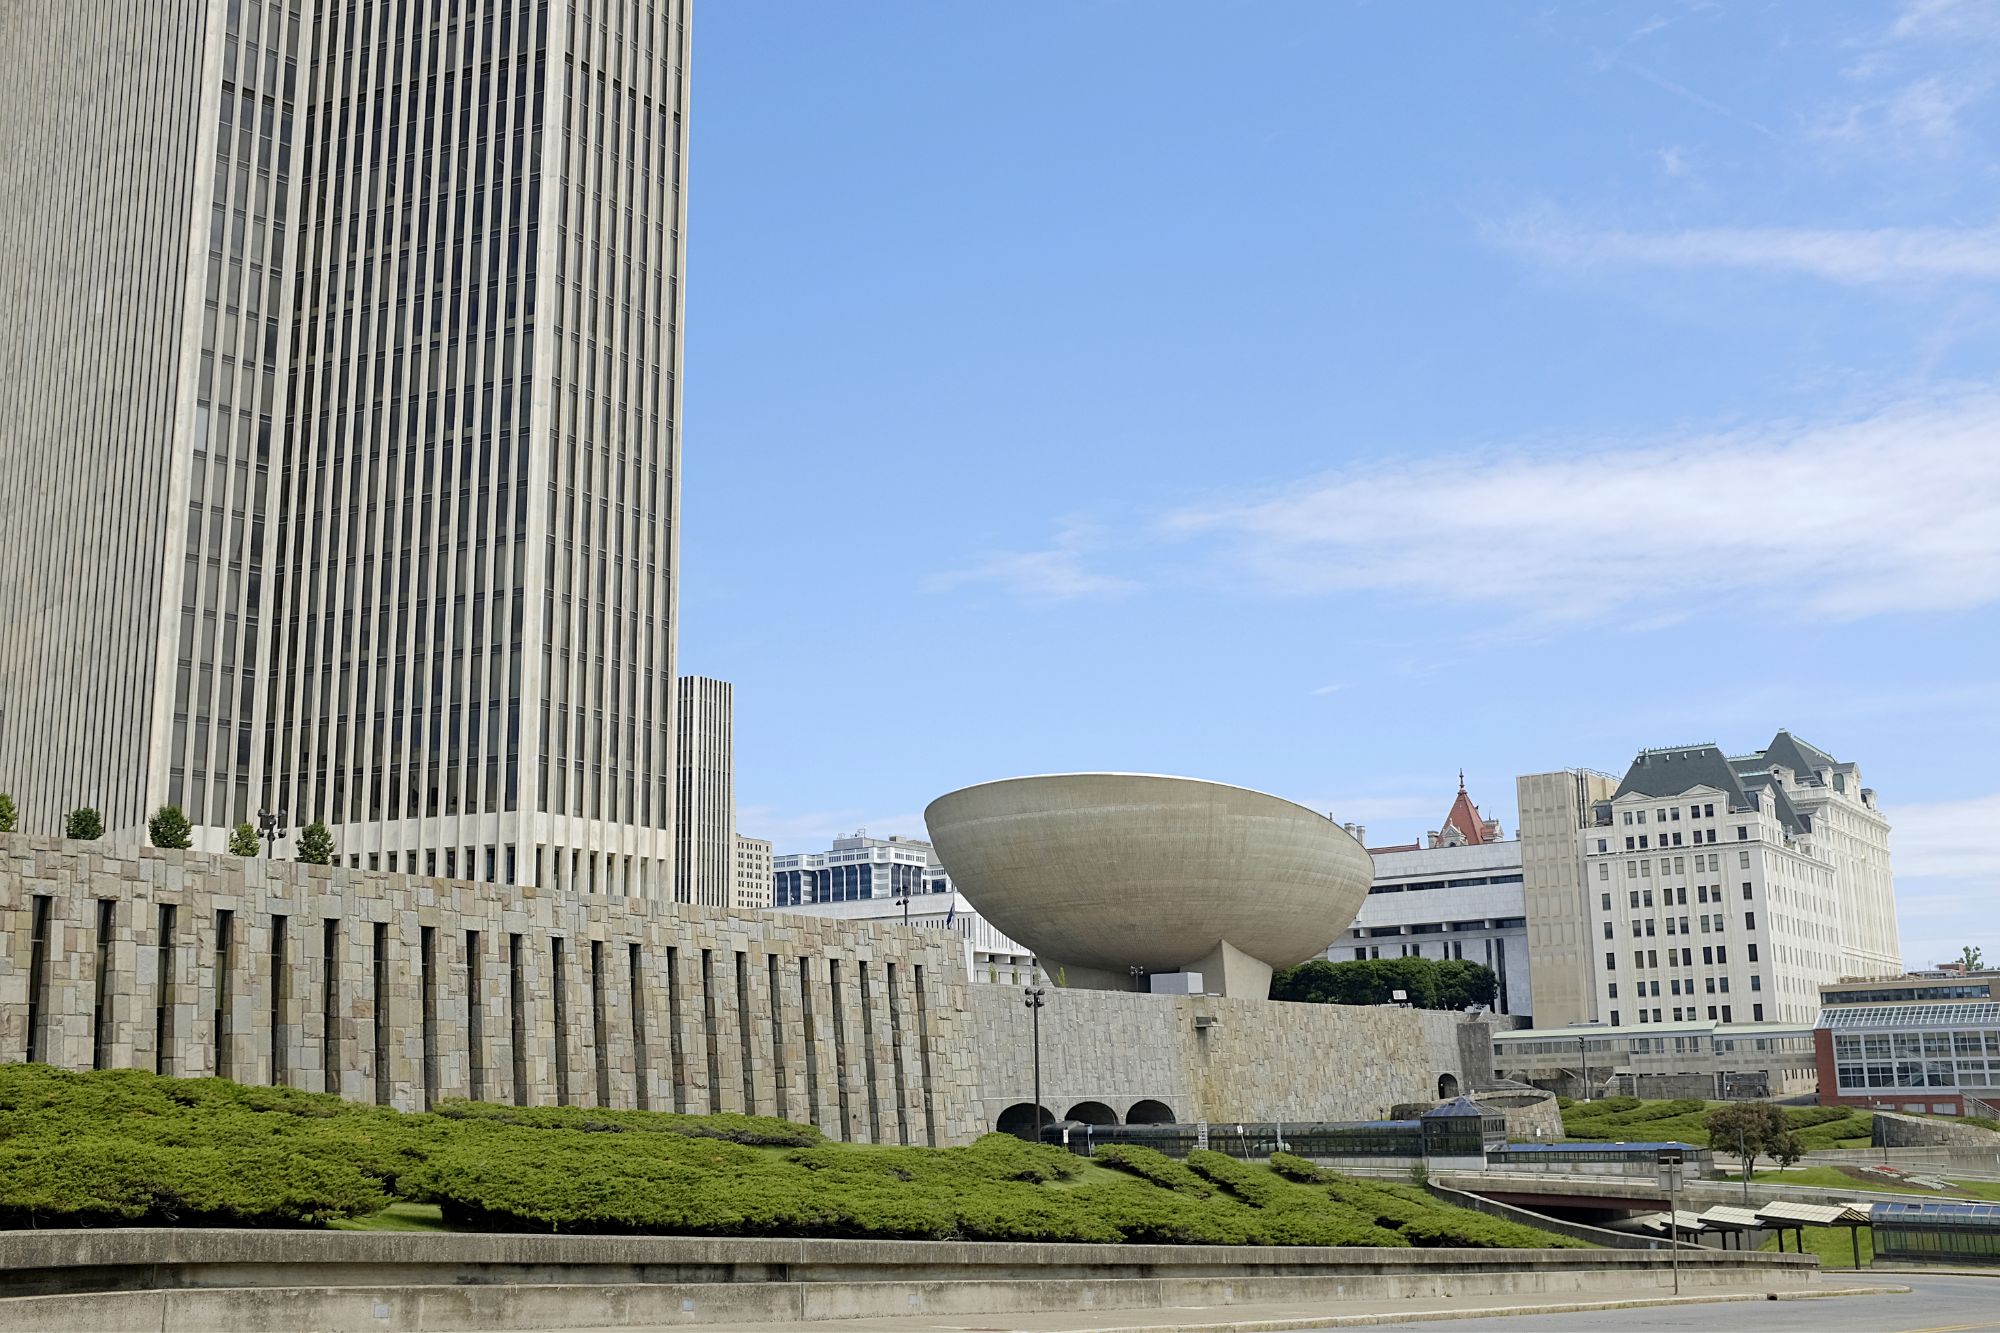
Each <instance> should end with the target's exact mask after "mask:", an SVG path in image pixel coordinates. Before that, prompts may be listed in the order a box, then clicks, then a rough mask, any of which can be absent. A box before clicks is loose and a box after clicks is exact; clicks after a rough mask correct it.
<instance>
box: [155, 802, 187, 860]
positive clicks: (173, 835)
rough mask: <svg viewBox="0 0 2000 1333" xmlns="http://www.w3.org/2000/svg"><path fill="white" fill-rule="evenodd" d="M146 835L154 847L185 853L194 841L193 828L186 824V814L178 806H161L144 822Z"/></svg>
mask: <svg viewBox="0 0 2000 1333" xmlns="http://www.w3.org/2000/svg"><path fill="white" fill-rule="evenodd" d="M146 835H147V836H148V837H150V838H151V839H152V840H153V845H154V846H155V847H162V848H165V849H166V850H168V851H185V850H187V848H188V847H189V846H190V845H191V844H192V843H193V841H194V837H193V835H194V826H193V825H192V824H190V823H188V817H187V814H186V813H185V812H184V811H183V810H182V809H181V808H180V807H179V806H177V805H163V806H161V807H160V808H159V809H157V810H155V811H154V812H153V817H152V818H151V819H149V820H147V821H146Z"/></svg>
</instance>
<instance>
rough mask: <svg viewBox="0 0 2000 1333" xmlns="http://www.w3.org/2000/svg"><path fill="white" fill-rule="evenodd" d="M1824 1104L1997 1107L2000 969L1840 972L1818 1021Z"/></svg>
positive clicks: (1929, 1111)
mask: <svg viewBox="0 0 2000 1333" xmlns="http://www.w3.org/2000/svg"><path fill="white" fill-rule="evenodd" d="M1813 1040H1814V1051H1815V1055H1816V1057H1817V1061H1818V1074H1819V1079H1818V1083H1819V1100H1820V1104H1821V1105H1822V1106H1866V1107H1870V1108H1872V1109H1875V1110H1879V1111H1909V1112H1914V1113H1920V1114H1926V1115H1967V1114H1971V1115H1982V1116H1991V1115H1993V1114H1995V1112H1994V1104H1995V1103H2000V972H1972V973H1967V972H1964V971H1963V970H1957V971H1951V972H1946V971H1944V970H1942V969H1939V970H1938V971H1935V972H1930V973H1919V974H1913V975H1904V976H1886V977H1877V978H1874V979H1871V980H1852V981H1840V982H1835V983H1833V984H1832V985H1828V986H1824V987H1822V988H1821V990H1820V1011H1819V1019H1818V1021H1817V1022H1816V1023H1815V1024H1814V1031H1813Z"/></svg>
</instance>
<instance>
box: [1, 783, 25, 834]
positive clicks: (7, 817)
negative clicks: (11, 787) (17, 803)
mask: <svg viewBox="0 0 2000 1333" xmlns="http://www.w3.org/2000/svg"><path fill="white" fill-rule="evenodd" d="M20 819H21V812H20V811H18V810H16V809H15V808H14V796H13V793H11V792H4V791H0V833H12V832H13V831H14V826H15V825H16V824H17V823H19V822H20Z"/></svg>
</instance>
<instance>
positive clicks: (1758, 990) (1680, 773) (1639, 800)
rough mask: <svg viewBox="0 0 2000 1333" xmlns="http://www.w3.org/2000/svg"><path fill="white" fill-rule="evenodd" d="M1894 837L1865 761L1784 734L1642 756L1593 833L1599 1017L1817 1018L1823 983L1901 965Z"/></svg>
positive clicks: (1585, 846)
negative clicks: (1805, 766)
mask: <svg viewBox="0 0 2000 1333" xmlns="http://www.w3.org/2000/svg"><path fill="white" fill-rule="evenodd" d="M1819 760H1823V761H1824V762H1823V763H1816V767H1815V770H1814V771H1813V772H1812V774H1811V775H1810V776H1809V777H1804V776H1802V775H1801V773H1800V771H1799V770H1798V769H1797V768H1795V767H1793V765H1794V764H1796V763H1801V762H1815V761H1819ZM1836 775H1837V776H1838V777H1839V778H1840V781H1839V782H1838V783H1836V782H1835V781H1834V778H1835V776H1836ZM1809 811H1810V812H1811V813H1809ZM1836 820H1838V821H1839V823H1838V824H1837V825H1836V822H1835V821H1836ZM1836 830H1837V831H1836ZM1887 833H1888V825H1887V822H1886V821H1884V820H1883V819H1882V817H1881V815H1880V813H1879V812H1878V811H1877V810H1876V807H1875V794H1874V792H1872V791H1870V790H1867V789H1865V788H1862V787H1861V786H1860V784H1859V774H1858V771H1857V770H1856V769H1855V768H1854V766H1853V765H1851V764H1839V763H1837V762H1835V761H1833V760H1832V759H1830V758H1829V757H1828V756H1826V755H1825V754H1824V753H1823V752H1821V751H1818V750H1814V749H1812V748H1811V747H1809V746H1803V745H1802V744H1800V743H1799V742H1797V741H1795V740H1793V738H1791V737H1790V736H1789V735H1787V734H1786V733H1784V732H1780V733H1779V734H1778V737H1777V739H1776V740H1775V741H1774V742H1773V743H1772V745H1771V746H1770V747H1768V748H1767V749H1765V750H1762V751H1758V752H1757V753H1755V754H1752V755H1746V756H1740V757H1737V758H1733V759H1732V758H1727V757H1725V756H1724V755H1723V753H1722V751H1721V750H1720V749H1718V748H1717V747H1715V746H1714V745H1690V746H1676V747H1670V748H1666V749H1658V750H1645V751H1642V752H1640V754H1639V756H1638V758H1637V759H1635V760H1634V761H1633V763H1632V766H1631V768H1630V770H1629V771H1628V772H1627V773H1626V775H1625V779H1624V781H1623V782H1622V783H1620V784H1619V787H1618V789H1617V791H1616V792H1615V793H1613V795H1612V796H1611V797H1610V798H1609V799H1608V800H1605V801H1601V802H1598V803H1597V804H1596V805H1595V806H1594V807H1593V811H1592V822H1591V825H1590V826H1589V827H1587V828H1585V829H1583V830H1582V831H1581V832H1580V834H1579V838H1580V840H1581V852H1582V855H1581V860H1582V865H1583V871H1584V874H1583V889H1584V894H1583V897H1584V900H1585V902H1584V907H1585V911H1586V913H1587V925H1586V928H1585V930H1584V932H1583V933H1584V935H1585V936H1586V937H1587V938H1588V939H1590V940H1591V941H1592V942H1593V944H1594V948H1593V949H1592V960H1591V961H1592V982H1591V997H1592V1006H1593V1007H1592V1013H1591V1015H1590V1016H1591V1017H1592V1018H1595V1019H1598V1020H1600V1021H1603V1022H1606V1023H1608V1024H1610V1025H1613V1026H1619V1025H1637V1024H1667V1023H1688V1022H1697V1021H1708V1022H1719V1023H1722V1024H1730V1023H1745V1022H1749V1023H1766V1022H1770V1023H1784V1024H1809V1023H1810V1021H1811V1020H1812V1018H1813V1016H1814V1015H1815V1014H1816V1013H1817V1012H1818V1009H1819V992H1820V987H1821V986H1822V985H1824V984H1826V983H1828V982H1832V981H1836V980H1838V979H1839V978H1840V977H1842V976H1844V975H1853V974H1856V973H1868V972H1874V973H1880V972H1883V971H1893V970H1895V968H1894V966H1893V965H1885V964H1884V962H1882V961H1880V960H1884V959H1890V958H1893V957H1894V956H1895V953H1896V950H1897V943H1896V936H1895V925H1894V923H1895V902H1894V896H1893V891H1892V889H1891V886H1890V882H1889V877H1888V847H1887Z"/></svg>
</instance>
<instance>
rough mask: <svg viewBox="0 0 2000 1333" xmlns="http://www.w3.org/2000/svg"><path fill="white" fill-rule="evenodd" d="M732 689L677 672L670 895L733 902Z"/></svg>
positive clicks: (716, 903) (680, 898)
mask: <svg viewBox="0 0 2000 1333" xmlns="http://www.w3.org/2000/svg"><path fill="white" fill-rule="evenodd" d="M733 696H734V691H733V690H732V689H731V687H730V684H729V682H728V681H726V680H711V679H709V678H708V677H707V676H682V677H681V679H680V703H679V706H678V709H677V722H676V725H677V728H678V737H677V739H678V745H679V755H678V758H677V760H676V763H675V766H674V780H675V784H676V787H677V791H676V793H675V803H674V897H675V899H676V900H678V901H680V902H684V903H701V904H702V905H703V906H706V907H731V906H734V905H735V903H736V847H737V839H736V756H735V736H734V721H733V710H734V706H735V701H734V698H733Z"/></svg>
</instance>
